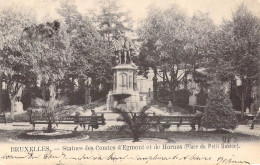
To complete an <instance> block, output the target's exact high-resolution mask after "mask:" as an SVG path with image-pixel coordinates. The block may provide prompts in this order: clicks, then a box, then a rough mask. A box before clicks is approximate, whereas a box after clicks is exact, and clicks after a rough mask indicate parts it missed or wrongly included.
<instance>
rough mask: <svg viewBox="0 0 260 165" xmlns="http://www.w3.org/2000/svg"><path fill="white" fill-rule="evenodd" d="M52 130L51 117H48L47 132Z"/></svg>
mask: <svg viewBox="0 0 260 165" xmlns="http://www.w3.org/2000/svg"><path fill="white" fill-rule="evenodd" d="M52 131H53V130H52V121H51V119H49V122H48V128H47V132H48V133H50V132H52Z"/></svg>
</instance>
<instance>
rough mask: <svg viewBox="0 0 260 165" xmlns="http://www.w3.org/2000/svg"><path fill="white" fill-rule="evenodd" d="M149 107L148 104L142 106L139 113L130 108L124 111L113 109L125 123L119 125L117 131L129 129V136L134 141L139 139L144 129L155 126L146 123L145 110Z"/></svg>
mask: <svg viewBox="0 0 260 165" xmlns="http://www.w3.org/2000/svg"><path fill="white" fill-rule="evenodd" d="M148 108H149V106H145V107H143V109H141V111H140V112H139V113H137V115H136V113H134V112H132V111H131V110H129V111H126V110H123V109H114V111H115V112H116V113H119V114H120V116H121V118H122V121H123V122H124V123H125V125H123V126H121V127H120V130H119V131H122V130H126V131H130V133H131V136H132V137H133V140H134V142H136V141H139V138H140V137H141V135H142V134H144V132H145V131H147V130H148V129H149V128H152V127H156V126H152V125H147V123H146V122H145V121H146V119H147V118H146V116H147V114H146V111H147V109H148Z"/></svg>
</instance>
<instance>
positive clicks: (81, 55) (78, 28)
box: [58, 1, 112, 103]
mask: <svg viewBox="0 0 260 165" xmlns="http://www.w3.org/2000/svg"><path fill="white" fill-rule="evenodd" d="M58 12H59V14H60V15H61V16H62V18H63V20H64V21H65V23H66V25H67V33H68V35H70V37H71V41H70V47H71V49H72V51H73V54H72V56H73V59H74V60H73V61H72V62H71V64H70V68H69V70H68V72H67V73H66V75H67V77H68V78H70V79H71V80H72V82H73V80H74V79H78V80H79V84H80V85H81V86H82V88H80V89H83V90H84V92H85V103H89V102H90V101H91V100H89V96H90V94H91V93H90V91H91V89H94V90H96V92H97V87H98V86H99V85H102V86H104V87H107V89H108V86H109V84H110V79H111V75H112V74H111V68H112V62H111V58H112V52H111V49H110V47H109V45H108V43H107V42H106V41H104V40H103V39H102V37H101V36H100V34H99V32H98V31H97V28H96V27H95V26H94V25H93V22H92V20H91V19H90V18H89V17H87V16H84V15H82V14H81V13H79V12H78V11H77V7H76V6H75V4H74V3H73V2H71V1H65V2H63V3H61V8H60V9H59V10H58ZM80 89H79V90H80ZM96 92H95V93H96Z"/></svg>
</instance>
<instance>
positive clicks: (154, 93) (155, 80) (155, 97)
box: [153, 67, 158, 102]
mask: <svg viewBox="0 0 260 165" xmlns="http://www.w3.org/2000/svg"><path fill="white" fill-rule="evenodd" d="M153 73H154V77H153V99H154V101H155V102H156V101H157V100H158V97H157V96H158V95H157V91H158V88H157V87H158V84H157V68H156V67H154V69H153Z"/></svg>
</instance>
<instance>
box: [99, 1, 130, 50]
mask: <svg viewBox="0 0 260 165" xmlns="http://www.w3.org/2000/svg"><path fill="white" fill-rule="evenodd" d="M98 3H99V5H100V8H101V14H99V15H97V17H96V21H97V23H98V26H99V32H100V34H101V36H102V37H103V38H104V39H105V40H106V41H108V43H109V45H110V46H112V42H113V39H115V37H117V36H118V35H119V34H120V33H126V32H128V31H131V28H132V25H131V19H130V17H129V16H128V13H127V12H123V11H122V10H120V7H119V5H118V3H119V1H116V0H99V1H98Z"/></svg>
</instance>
